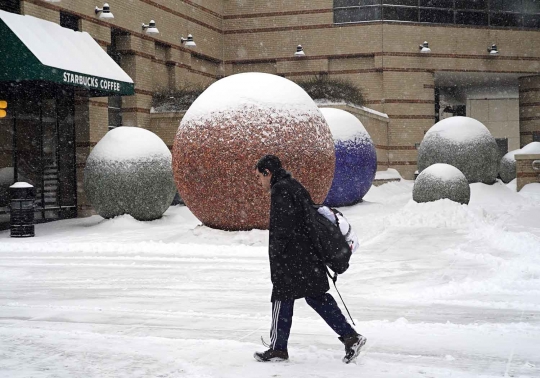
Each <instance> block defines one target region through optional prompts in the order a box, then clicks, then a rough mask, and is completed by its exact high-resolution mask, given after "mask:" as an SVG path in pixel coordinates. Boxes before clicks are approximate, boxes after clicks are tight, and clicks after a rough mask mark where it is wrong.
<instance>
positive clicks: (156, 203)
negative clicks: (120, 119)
mask: <svg viewBox="0 0 540 378" xmlns="http://www.w3.org/2000/svg"><path fill="white" fill-rule="evenodd" d="M84 190H85V193H86V195H87V197H88V200H89V201H90V203H91V204H92V206H93V207H94V209H95V210H96V212H97V213H98V214H99V215H101V216H102V217H103V218H112V217H115V216H118V215H123V214H129V215H131V216H132V217H133V218H135V219H137V220H141V221H150V220H154V219H158V218H161V216H162V215H163V213H164V212H165V210H167V208H168V207H169V205H170V204H171V202H172V200H173V198H174V195H175V193H176V187H175V185H174V179H173V174H172V156H171V152H170V151H169V149H168V148H167V146H166V145H165V143H164V142H163V141H162V140H161V139H160V138H159V137H158V136H157V135H156V134H154V133H152V132H151V131H148V130H145V129H141V128H138V127H126V126H122V127H117V128H116V129H113V130H111V131H109V132H108V133H107V134H105V136H104V137H103V138H102V139H101V140H100V141H99V143H98V144H97V145H96V147H94V149H93V150H92V152H91V153H90V155H89V156H88V159H87V160H86V167H85V169H84Z"/></svg>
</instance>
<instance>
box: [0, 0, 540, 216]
mask: <svg viewBox="0 0 540 378" xmlns="http://www.w3.org/2000/svg"><path fill="white" fill-rule="evenodd" d="M1 4H2V5H1V6H0V9H3V10H5V11H9V12H14V13H19V14H24V15H30V16H34V17H38V18H41V19H44V20H47V21H51V22H54V23H56V24H60V25H62V26H63V27H66V28H70V29H74V30H78V31H83V32H88V33H89V34H90V35H91V36H92V37H93V38H94V40H95V41H96V42H97V43H98V44H99V45H100V46H101V47H102V48H103V49H104V50H105V51H107V53H108V54H109V55H110V56H111V57H112V58H113V59H114V60H115V61H116V62H117V63H118V64H119V65H120V67H122V68H123V70H124V71H125V72H126V73H127V74H128V75H129V76H130V77H131V78H132V80H133V82H134V83H135V88H134V94H133V95H131V96H120V95H118V94H112V95H110V96H109V97H91V96H89V95H88V94H86V95H85V93H78V95H77V97H76V99H75V122H74V133H75V138H74V139H75V146H76V151H75V156H76V162H75V166H76V177H77V178H76V183H77V185H78V190H77V193H76V203H77V207H78V212H79V214H84V213H85V212H87V211H89V210H91V209H90V208H89V207H88V206H87V204H86V200H85V198H84V192H83V190H82V187H81V182H82V172H83V169H84V163H85V160H86V157H87V156H88V153H89V151H90V150H91V148H92V147H93V146H94V145H95V144H96V143H97V142H98V141H99V140H100V139H101V137H102V136H103V135H104V134H105V133H106V132H107V130H108V128H109V126H111V127H114V126H118V125H127V126H140V127H144V128H149V129H151V130H152V131H154V132H156V133H157V134H158V135H160V136H161V137H162V139H163V140H164V141H165V143H166V144H167V145H169V146H172V141H173V137H174V133H175V132H176V126H177V124H176V122H169V123H168V124H167V123H166V122H165V123H161V124H158V125H161V126H156V123H153V122H152V118H153V117H161V119H163V116H157V115H153V114H151V112H150V108H151V101H152V95H153V94H154V93H156V92H164V91H168V90H175V89H179V88H183V87H186V86H207V85H209V84H211V83H212V82H214V81H215V80H218V79H219V78H221V77H224V76H228V75H231V74H235V73H240V72H249V71H258V72H268V73H273V74H277V75H281V76H284V77H287V78H289V79H291V80H295V81H297V80H302V79H306V78H310V77H313V76H314V75H319V74H327V75H329V76H331V77H338V78H342V79H348V80H350V81H352V82H353V83H355V84H356V85H358V86H359V87H360V88H361V89H362V90H363V93H364V96H365V99H366V103H365V106H366V107H369V108H371V109H374V110H376V111H378V112H381V113H385V114H387V115H388V122H383V123H381V125H384V126H380V127H379V128H377V127H374V128H373V129H371V130H370V133H371V134H372V137H373V139H374V140H376V141H377V142H376V143H377V151H378V163H379V169H385V168H387V167H390V168H395V169H397V170H398V171H400V173H401V174H402V175H403V176H404V177H406V178H412V176H413V173H414V171H415V170H416V159H417V151H416V149H417V147H418V144H419V143H420V141H421V140H422V138H423V135H424V133H425V132H426V130H428V129H429V128H430V127H431V126H432V125H433V124H434V123H435V122H436V121H437V120H439V119H442V118H444V117H447V116H451V115H468V116H471V117H474V118H477V119H478V120H480V121H481V122H483V123H484V124H485V125H486V126H487V127H488V128H489V129H490V130H491V132H492V134H493V135H494V136H495V137H496V138H497V139H498V142H499V143H500V146H501V149H502V150H503V151H505V150H514V149H517V148H519V147H520V146H522V145H525V144H527V143H529V142H531V141H533V140H540V114H539V113H540V1H538V0H511V1H509V0H297V1H284V0H275V1H244V0H228V1H222V0H206V1H202V0H174V1H172V0H140V1H130V0H110V1H109V5H110V11H111V12H112V13H113V14H114V18H100V16H99V14H96V12H95V7H96V6H98V7H100V8H101V7H103V3H101V2H100V3H98V2H97V1H95V2H89V1H87V0H69V1H67V0H61V1H55V2H52V1H45V0H20V1H17V0H6V1H3V2H2V3H1ZM150 20H155V22H156V26H157V28H158V29H159V34H148V33H147V32H146V30H147V29H144V28H143V27H142V24H143V23H145V24H148V23H149V22H150ZM188 34H192V35H193V38H194V41H195V43H196V47H194V48H190V47H188V46H186V44H185V43H183V42H182V41H181V37H187V35H188ZM424 42H428V49H426V48H424V51H428V52H422V50H421V46H420V45H422V44H423V43H424ZM297 45H302V46H303V49H304V51H305V54H306V55H305V56H304V57H300V58H299V57H296V56H294V52H295V51H296V47H297ZM492 45H496V46H494V47H495V48H496V49H492ZM488 49H489V51H488ZM0 85H4V84H0ZM1 88H4V87H2V86H0V89H1ZM83 92H84V91H83ZM0 93H1V92H0ZM2 122H4V123H5V121H4V120H0V129H1V128H2V127H3V124H2ZM374 134H375V135H374ZM2 138H5V137H4V136H2ZM8 144H9V143H8ZM1 148H3V153H4V155H6V156H8V155H9V154H10V153H12V152H9V151H8V150H9V148H7V147H6V146H2V147H1ZM6 151H7V152H6ZM0 153H2V150H0ZM2 164H3V166H4V167H6V166H8V165H6V163H2ZM1 168H2V167H0V169H1Z"/></svg>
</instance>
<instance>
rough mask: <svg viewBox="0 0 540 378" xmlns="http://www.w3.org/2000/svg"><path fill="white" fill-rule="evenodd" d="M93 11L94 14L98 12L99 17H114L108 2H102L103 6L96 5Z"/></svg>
mask: <svg viewBox="0 0 540 378" xmlns="http://www.w3.org/2000/svg"><path fill="white" fill-rule="evenodd" d="M95 12H96V15H98V14H99V18H114V16H113V14H112V13H111V7H109V4H108V3H105V4H103V8H98V7H96V9H95Z"/></svg>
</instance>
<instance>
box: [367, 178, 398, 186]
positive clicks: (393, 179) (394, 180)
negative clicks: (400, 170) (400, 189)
mask: <svg viewBox="0 0 540 378" xmlns="http://www.w3.org/2000/svg"><path fill="white" fill-rule="evenodd" d="M399 181H401V179H399V178H389V179H375V180H373V184H372V185H374V186H381V185H382V184H386V183H388V182H399Z"/></svg>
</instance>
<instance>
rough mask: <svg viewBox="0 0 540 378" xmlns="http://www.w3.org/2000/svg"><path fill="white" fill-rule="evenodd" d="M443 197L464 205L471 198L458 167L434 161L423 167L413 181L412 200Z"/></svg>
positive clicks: (419, 200) (466, 183)
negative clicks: (434, 162)
mask: <svg viewBox="0 0 540 378" xmlns="http://www.w3.org/2000/svg"><path fill="white" fill-rule="evenodd" d="M444 198H447V199H449V200H451V201H454V202H458V203H462V204H465V205H466V204H468V203H469V200H470V198H471V188H470V187H469V182H468V181H467V178H466V177H465V175H464V174H463V173H462V172H461V171H460V170H459V169H457V168H456V167H454V166H452V165H450V164H442V163H436V164H433V165H430V166H429V167H428V168H426V169H424V170H423V171H422V173H420V174H419V175H418V177H417V178H416V180H415V181H414V188H413V200H414V201H416V202H418V203H422V202H431V201H437V200H440V199H444Z"/></svg>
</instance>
